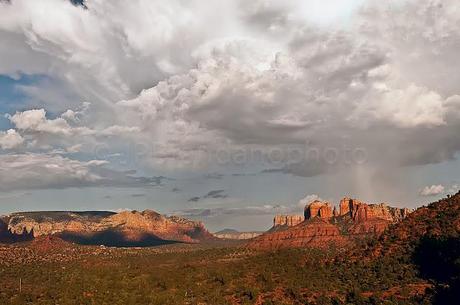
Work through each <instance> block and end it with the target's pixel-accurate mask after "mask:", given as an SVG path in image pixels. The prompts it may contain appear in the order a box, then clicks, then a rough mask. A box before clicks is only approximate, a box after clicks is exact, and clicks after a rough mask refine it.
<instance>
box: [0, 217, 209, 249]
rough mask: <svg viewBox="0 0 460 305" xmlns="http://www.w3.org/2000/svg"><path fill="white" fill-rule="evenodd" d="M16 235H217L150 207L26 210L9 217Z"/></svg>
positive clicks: (123, 240) (107, 238) (88, 238)
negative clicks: (121, 210) (126, 209)
mask: <svg viewBox="0 0 460 305" xmlns="http://www.w3.org/2000/svg"><path fill="white" fill-rule="evenodd" d="M6 220H7V221H6V222H7V224H8V230H9V231H10V232H11V233H12V234H13V235H21V234H24V233H25V232H26V233H28V234H31V235H33V237H35V238H36V237H39V236H47V235H56V236H59V237H61V238H63V239H66V240H70V241H74V242H78V243H87V244H97V243H100V244H107V245H117V244H120V245H126V246H137V245H139V246H142V245H154V244H161V243H164V242H169V241H180V242H191V243H194V242H199V241H200V240H203V239H211V238H213V236H212V234H210V233H209V232H208V231H207V230H206V228H205V227H204V225H203V224H202V223H201V222H196V221H191V220H188V219H184V218H180V217H175V216H171V217H166V216H163V215H161V214H158V213H157V212H155V211H150V210H146V211H143V212H138V211H125V212H120V213H114V212H99V211H98V212H26V213H14V214H11V215H10V216H9V217H7V218H6Z"/></svg>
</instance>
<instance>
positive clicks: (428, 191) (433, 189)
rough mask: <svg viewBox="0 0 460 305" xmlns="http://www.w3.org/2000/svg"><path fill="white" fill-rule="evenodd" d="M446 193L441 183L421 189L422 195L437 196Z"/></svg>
mask: <svg viewBox="0 0 460 305" xmlns="http://www.w3.org/2000/svg"><path fill="white" fill-rule="evenodd" d="M443 193H444V186H443V185H441V184H438V185H434V184H433V185H431V186H425V187H424V188H423V189H422V190H420V195H421V196H437V195H440V194H443Z"/></svg>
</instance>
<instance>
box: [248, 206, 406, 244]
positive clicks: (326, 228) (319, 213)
mask: <svg viewBox="0 0 460 305" xmlns="http://www.w3.org/2000/svg"><path fill="white" fill-rule="evenodd" d="M304 213H305V220H304V221H303V222H301V223H299V224H297V225H295V226H293V227H289V228H287V229H285V230H274V229H273V228H272V229H270V230H269V231H268V232H266V233H265V234H263V235H261V236H259V237H256V238H255V239H253V240H252V241H251V242H250V243H249V244H248V246H249V247H250V248H257V249H276V248H283V247H304V246H312V247H327V246H329V245H334V246H345V245H349V244H352V243H353V242H354V241H355V240H356V239H360V238H363V237H368V236H379V235H380V234H382V233H383V232H384V231H385V229H386V228H387V227H388V226H389V225H390V224H392V223H396V222H399V221H401V220H402V219H404V218H405V217H407V215H408V214H409V213H410V210H408V209H400V208H393V207H389V206H387V205H386V204H382V203H381V204H368V203H364V202H361V201H359V200H356V199H350V198H343V199H342V200H341V201H340V203H339V209H338V210H337V208H334V209H333V208H332V205H331V204H330V203H329V202H323V201H319V200H315V201H313V202H311V203H310V204H308V205H307V206H306V207H305V210H304ZM279 221H281V220H279ZM275 223H276V218H275ZM274 228H275V227H274Z"/></svg>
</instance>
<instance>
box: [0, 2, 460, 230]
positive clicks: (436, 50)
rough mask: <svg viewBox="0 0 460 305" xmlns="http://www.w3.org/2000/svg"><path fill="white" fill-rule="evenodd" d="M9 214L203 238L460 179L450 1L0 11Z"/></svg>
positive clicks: (440, 190)
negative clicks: (100, 217) (189, 224)
mask: <svg viewBox="0 0 460 305" xmlns="http://www.w3.org/2000/svg"><path fill="white" fill-rule="evenodd" d="M0 15H1V16H2V18H0V41H1V43H0V213H3V214H6V213H11V212H15V211H30V210H114V211H118V210H125V209H133V210H134V209H135V210H144V209H153V210H156V211H158V212H160V213H164V214H168V215H172V214H174V215H181V216H184V217H189V218H193V219H198V220H201V221H203V222H204V223H205V225H206V226H207V227H208V228H209V229H210V230H211V231H217V230H220V229H223V228H234V229H238V230H242V231H250V230H266V229H268V228H269V227H270V226H271V224H272V219H273V216H274V215H275V214H280V213H283V214H299V213H302V210H303V206H304V205H305V204H306V203H308V202H309V201H311V200H314V199H322V200H328V201H331V202H332V203H335V204H337V202H338V201H339V200H340V198H342V197H345V196H348V197H353V198H359V199H361V200H363V201H366V202H372V203H380V202H386V203H388V204H390V205H392V206H397V207H410V208H416V207H418V206H421V205H425V204H427V203H429V202H432V201H434V200H437V199H438V198H441V197H443V196H446V195H447V194H451V193H454V192H457V191H458V189H459V185H460V177H459V175H458V173H459V172H460V171H459V170H460V161H459V160H458V156H459V151H460V132H459V131H460V85H459V84H460V74H459V73H458V71H457V70H458V66H459V64H460V56H459V54H458V50H459V49H460V32H458V24H459V22H460V4H458V2H457V1H454V0H445V1H439V0H417V1H416V0H392V1H374V0H323V1H293V0H292V1H291V0H288V1H269V0H254V1H243V0H223V1H210V0H209V1H201V0H200V1H198V0H195V1H194V0H188V1H184V0H171V1H167V2H164V1H150V0H149V1H147V0H132V1H121V0H113V1H103V0H87V1H68V0H42V1H27V0H11V1H5V0H3V1H0Z"/></svg>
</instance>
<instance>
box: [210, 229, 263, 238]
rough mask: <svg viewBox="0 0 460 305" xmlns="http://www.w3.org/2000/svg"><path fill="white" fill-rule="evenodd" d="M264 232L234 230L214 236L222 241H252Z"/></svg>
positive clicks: (223, 231)
mask: <svg viewBox="0 0 460 305" xmlns="http://www.w3.org/2000/svg"><path fill="white" fill-rule="evenodd" d="M261 234H262V232H239V231H237V230H234V229H223V230H221V231H219V232H216V233H214V236H215V237H217V238H220V239H238V240H243V239H251V238H254V237H257V236H259V235H261Z"/></svg>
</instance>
